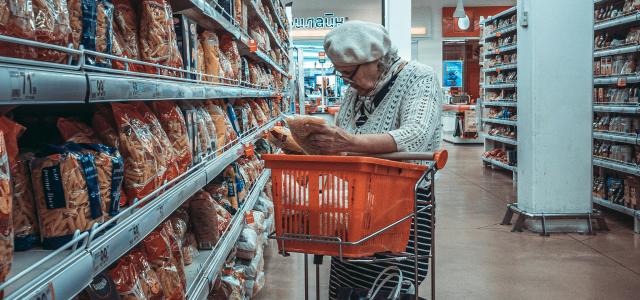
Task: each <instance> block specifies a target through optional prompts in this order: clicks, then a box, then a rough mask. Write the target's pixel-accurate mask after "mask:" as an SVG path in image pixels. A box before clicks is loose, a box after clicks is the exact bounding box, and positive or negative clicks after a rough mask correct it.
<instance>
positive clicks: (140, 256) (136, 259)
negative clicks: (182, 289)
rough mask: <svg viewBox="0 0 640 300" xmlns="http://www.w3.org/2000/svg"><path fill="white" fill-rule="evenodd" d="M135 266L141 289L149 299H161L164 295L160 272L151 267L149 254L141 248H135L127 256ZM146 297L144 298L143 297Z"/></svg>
mask: <svg viewBox="0 0 640 300" xmlns="http://www.w3.org/2000/svg"><path fill="white" fill-rule="evenodd" d="M126 259H129V260H130V261H131V263H132V265H133V267H134V268H135V271H136V273H137V274H138V278H139V280H140V290H141V291H142V293H143V294H144V296H145V297H146V299H148V300H161V299H163V297H164V293H163V291H162V285H161V284H160V279H159V278H158V274H156V271H154V270H153V269H152V268H151V264H150V263H149V261H148V260H147V256H146V255H145V254H144V252H142V251H141V250H138V249H136V250H133V251H131V253H129V255H127V256H126ZM143 299H144V298H143Z"/></svg>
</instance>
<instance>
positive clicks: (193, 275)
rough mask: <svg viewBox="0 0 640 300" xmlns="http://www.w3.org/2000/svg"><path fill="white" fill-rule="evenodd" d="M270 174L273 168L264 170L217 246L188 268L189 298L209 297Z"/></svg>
mask: <svg viewBox="0 0 640 300" xmlns="http://www.w3.org/2000/svg"><path fill="white" fill-rule="evenodd" d="M270 176H271V170H268V169H265V170H264V171H263V172H262V175H260V178H259V179H258V180H257V181H256V183H255V184H254V186H253V188H252V189H251V192H250V193H249V194H248V196H247V197H246V199H245V202H244V204H243V205H242V209H240V210H238V212H237V213H236V214H235V215H234V216H233V218H232V219H231V223H230V225H229V228H228V230H227V231H226V232H225V233H224V235H223V236H222V237H220V240H219V241H218V243H217V244H216V246H215V247H214V248H213V249H212V250H210V251H201V252H200V255H199V256H198V257H197V258H196V260H194V262H193V264H192V265H194V267H190V268H188V270H187V271H186V272H187V277H188V278H189V279H190V280H189V281H188V286H189V287H188V289H187V298H188V299H207V295H208V294H209V289H210V287H211V286H212V285H213V282H214V280H215V279H216V276H217V275H218V273H219V272H220V270H221V269H222V266H223V264H224V262H225V260H226V258H227V256H228V255H229V253H230V252H231V249H232V248H233V247H234V246H235V244H236V242H237V241H238V237H239V236H240V233H241V232H242V225H243V224H244V213H245V212H249V211H251V210H252V209H253V207H254V206H255V204H256V202H257V200H258V197H259V196H260V193H261V192H262V189H263V188H264V186H265V185H266V183H267V182H268V181H269V179H270Z"/></svg>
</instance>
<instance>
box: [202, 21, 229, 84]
mask: <svg viewBox="0 0 640 300" xmlns="http://www.w3.org/2000/svg"><path fill="white" fill-rule="evenodd" d="M200 43H201V45H202V50H203V55H204V57H203V60H202V62H203V64H202V66H204V72H203V73H205V74H207V75H210V76H209V77H206V78H205V80H207V81H212V82H220V77H221V76H223V75H224V74H222V72H221V71H222V70H221V68H222V67H221V66H220V42H219V40H218V35H216V33H215V32H212V31H204V32H202V33H201V34H200ZM198 59H200V57H198Z"/></svg>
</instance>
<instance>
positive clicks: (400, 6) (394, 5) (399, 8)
mask: <svg viewBox="0 0 640 300" xmlns="http://www.w3.org/2000/svg"><path fill="white" fill-rule="evenodd" d="M384 8H385V11H384V20H385V27H387V30H388V31H389V35H390V36H391V42H392V43H393V44H394V45H395V46H396V47H397V48H398V54H399V55H400V57H402V58H404V59H406V60H411V0H385V1H384Z"/></svg>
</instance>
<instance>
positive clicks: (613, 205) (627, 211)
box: [592, 197, 640, 218]
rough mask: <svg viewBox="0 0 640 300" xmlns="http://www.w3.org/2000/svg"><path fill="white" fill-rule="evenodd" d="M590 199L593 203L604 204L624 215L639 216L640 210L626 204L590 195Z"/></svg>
mask: <svg viewBox="0 0 640 300" xmlns="http://www.w3.org/2000/svg"><path fill="white" fill-rule="evenodd" d="M592 200H593V203H595V204H598V205H600V206H604V207H606V208H609V209H612V210H615V211H617V212H620V213H623V214H625V215H629V216H632V217H635V218H640V211H638V210H635V209H633V208H630V207H626V206H623V205H620V204H616V203H613V202H611V201H609V200H605V199H602V198H598V197H592Z"/></svg>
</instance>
